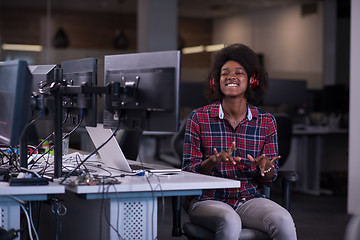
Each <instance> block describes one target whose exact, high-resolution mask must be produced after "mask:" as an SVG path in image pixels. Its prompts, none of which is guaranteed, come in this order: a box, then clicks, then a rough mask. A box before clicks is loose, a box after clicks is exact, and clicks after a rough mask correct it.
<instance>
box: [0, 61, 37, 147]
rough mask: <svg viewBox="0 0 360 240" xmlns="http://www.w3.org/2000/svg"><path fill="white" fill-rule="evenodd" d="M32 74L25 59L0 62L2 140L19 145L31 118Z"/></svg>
mask: <svg viewBox="0 0 360 240" xmlns="http://www.w3.org/2000/svg"><path fill="white" fill-rule="evenodd" d="M31 88H32V75H31V73H30V71H29V68H28V65H27V63H26V62H25V61H22V60H15V61H8V62H0V102H1V111H0V142H1V143H3V144H6V145H8V146H17V145H18V144H19V142H20V137H21V134H23V132H24V128H25V126H26V124H27V123H28V120H29V116H30V115H29V110H30V97H31Z"/></svg>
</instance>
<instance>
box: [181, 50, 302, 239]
mask: <svg viewBox="0 0 360 240" xmlns="http://www.w3.org/2000/svg"><path fill="white" fill-rule="evenodd" d="M208 81H209V90H210V92H209V93H210V98H211V99H212V100H213V103H212V104H210V105H207V106H204V107H202V108H199V109H196V110H194V111H193V112H192V113H191V114H190V116H189V118H188V120H187V124H186V130H185V138H184V155H183V169H184V170H186V171H191V172H196V173H202V174H208V175H212V176H217V177H223V178H230V179H235V180H239V181H240V182H241V187H240V188H237V189H216V190H204V191H203V194H202V195H200V196H199V197H196V198H194V199H193V200H192V201H191V203H190V207H189V218H190V221H191V222H193V223H195V224H198V225H200V226H203V227H205V228H207V229H209V230H211V231H214V232H215V235H216V239H221V240H224V239H238V238H239V235H240V233H241V229H242V226H246V227H249V228H255V229H259V230H261V231H264V232H267V233H268V234H269V235H270V236H271V237H272V238H273V239H282V240H294V239H296V238H297V237H296V230H295V225H294V221H293V219H292V217H291V215H290V213H289V212H288V211H287V210H286V209H284V208H283V207H281V206H280V205H279V204H277V203H275V202H273V201H271V200H269V199H267V198H265V195H264V192H263V185H264V184H265V185H268V186H270V185H271V184H272V182H273V181H274V180H275V179H276V177H277V171H278V159H279V158H280V156H278V143H277V130H276V121H275V118H274V116H272V115H271V114H270V113H267V112H265V111H263V110H261V109H260V108H258V107H256V106H255V105H256V104H257V103H259V102H260V101H261V100H262V98H263V96H264V94H265V92H266V89H267V86H268V79H267V73H266V71H265V70H264V69H263V68H262V67H261V66H260V64H259V61H258V58H257V55H256V54H255V53H254V52H253V51H252V50H251V49H250V48H249V47H247V46H245V45H242V44H233V45H230V46H228V47H225V48H223V49H222V50H220V51H219V52H218V53H217V54H216V56H215V59H214V63H213V65H212V69H211V71H210V74H209V79H208Z"/></svg>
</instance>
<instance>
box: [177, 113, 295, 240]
mask: <svg viewBox="0 0 360 240" xmlns="http://www.w3.org/2000/svg"><path fill="white" fill-rule="evenodd" d="M274 116H275V119H276V122H277V129H278V145H279V154H280V156H281V158H280V159H281V162H279V166H282V165H283V164H284V163H285V161H286V159H287V156H288V154H289V152H290V147H291V138H292V121H291V118H290V117H289V116H288V115H285V114H277V115H274ZM186 120H187V118H185V119H184V120H183V122H182V124H181V126H180V128H179V131H178V132H177V133H176V134H174V136H173V137H172V139H171V147H172V151H173V152H174V155H175V156H176V157H177V158H178V159H179V161H181V162H182V156H183V141H184V134H185V126H186ZM278 178H279V179H281V180H282V205H283V207H284V208H286V209H287V210H289V209H290V183H291V182H296V181H297V179H298V174H297V173H296V172H294V171H281V170H280V171H278ZM264 191H265V195H266V197H268V198H269V197H270V188H269V187H266V186H265V189H264ZM183 202H184V200H181V198H180V197H173V229H172V235H173V236H181V235H182V234H184V235H185V236H186V237H187V238H188V239H189V240H202V239H203V240H210V239H215V234H214V232H211V231H209V230H207V229H205V228H203V227H201V226H199V225H196V224H194V223H192V222H186V223H184V224H183V226H182V229H181V206H185V205H186V204H184V203H183ZM184 209H185V211H186V207H184ZM256 239H259V240H260V239H261V240H266V239H271V237H270V236H269V235H268V234H266V233H264V232H262V231H259V230H257V229H250V228H243V229H242V231H241V235H240V238H239V240H256Z"/></svg>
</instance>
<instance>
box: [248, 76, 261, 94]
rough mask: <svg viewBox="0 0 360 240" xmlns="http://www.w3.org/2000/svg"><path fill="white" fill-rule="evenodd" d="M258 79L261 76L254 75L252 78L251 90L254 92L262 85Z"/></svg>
mask: <svg viewBox="0 0 360 240" xmlns="http://www.w3.org/2000/svg"><path fill="white" fill-rule="evenodd" d="M258 77H259V74H257V75H255V74H253V75H252V76H251V78H250V88H251V89H252V90H255V89H256V88H258V87H259V85H260V81H259V78H258Z"/></svg>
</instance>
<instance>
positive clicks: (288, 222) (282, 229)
mask: <svg viewBox="0 0 360 240" xmlns="http://www.w3.org/2000/svg"><path fill="white" fill-rule="evenodd" d="M267 219H268V223H269V226H268V227H269V229H270V232H271V235H272V236H273V237H274V238H275V239H296V229H295V224H294V220H293V218H292V217H291V215H290V213H289V212H288V211H280V212H272V213H270V214H269V216H267ZM276 236H277V237H276Z"/></svg>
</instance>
